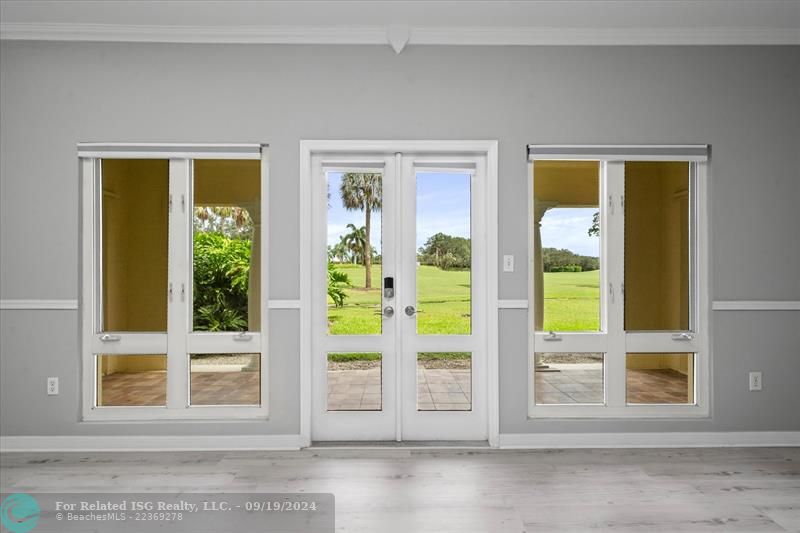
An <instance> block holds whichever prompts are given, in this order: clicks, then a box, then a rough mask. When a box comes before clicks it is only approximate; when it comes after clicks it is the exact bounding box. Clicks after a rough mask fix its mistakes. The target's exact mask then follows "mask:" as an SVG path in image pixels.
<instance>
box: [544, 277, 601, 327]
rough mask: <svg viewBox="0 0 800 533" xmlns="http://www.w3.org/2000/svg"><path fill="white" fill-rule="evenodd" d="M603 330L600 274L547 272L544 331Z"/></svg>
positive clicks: (545, 279) (545, 278)
mask: <svg viewBox="0 0 800 533" xmlns="http://www.w3.org/2000/svg"><path fill="white" fill-rule="evenodd" d="M599 329H600V271H599V270H591V271H589V272H545V274H544V330H545V331H550V330H553V331H597V330H599Z"/></svg>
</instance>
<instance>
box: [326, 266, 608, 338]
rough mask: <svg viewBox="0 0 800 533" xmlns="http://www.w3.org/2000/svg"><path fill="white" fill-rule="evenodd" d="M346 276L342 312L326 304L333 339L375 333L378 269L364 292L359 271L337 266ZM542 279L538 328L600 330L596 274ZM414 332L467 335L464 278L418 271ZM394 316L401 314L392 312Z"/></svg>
mask: <svg viewBox="0 0 800 533" xmlns="http://www.w3.org/2000/svg"><path fill="white" fill-rule="evenodd" d="M337 268H338V269H340V270H342V271H344V272H346V273H347V275H348V276H350V281H351V282H352V284H353V288H351V289H347V291H346V292H347V294H348V298H347V300H346V301H345V305H344V307H339V308H336V307H334V306H333V303H332V302H330V301H329V302H328V304H329V307H328V322H329V325H330V332H331V334H333V335H364V334H378V333H380V332H381V329H380V328H381V318H380V316H379V315H377V314H375V313H377V312H379V311H380V305H381V297H380V285H381V279H382V278H381V266H380V265H374V266H373V267H372V283H373V285H375V288H373V289H371V290H369V291H366V290H364V288H363V287H364V267H363V266H360V265H338V266H337ZM544 279H545V282H544V284H545V301H544V329H545V330H551V329H552V330H555V331H593V330H597V329H599V327H600V323H599V312H598V310H599V305H600V302H599V297H600V272H599V271H597V270H595V271H591V272H547V273H545V275H544ZM417 294H418V309H419V311H420V314H419V315H418V316H417V328H418V331H419V333H421V334H468V333H469V332H470V316H469V314H470V301H469V296H470V273H469V272H467V271H458V270H456V271H452V270H451V271H445V270H440V269H438V268H436V267H432V266H424V265H423V266H420V267H419V273H418V287H417ZM396 311H397V312H402V311H401V310H399V309H397V310H396Z"/></svg>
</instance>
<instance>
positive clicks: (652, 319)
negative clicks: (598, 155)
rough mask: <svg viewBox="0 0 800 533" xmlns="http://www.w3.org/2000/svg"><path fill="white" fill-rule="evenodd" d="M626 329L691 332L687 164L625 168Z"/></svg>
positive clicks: (635, 164) (642, 164)
mask: <svg viewBox="0 0 800 533" xmlns="http://www.w3.org/2000/svg"><path fill="white" fill-rule="evenodd" d="M625 329H626V330H627V331H637V330H638V331H659V330H667V331H675V330H688V329H689V163H686V162H669V161H668V162H627V163H625Z"/></svg>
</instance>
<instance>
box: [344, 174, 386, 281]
mask: <svg viewBox="0 0 800 533" xmlns="http://www.w3.org/2000/svg"><path fill="white" fill-rule="evenodd" d="M339 192H340V193H341V195H342V203H343V204H344V207H345V208H346V209H347V210H348V211H364V230H365V236H364V237H365V240H364V249H363V255H362V257H363V259H364V268H365V269H366V283H365V284H364V288H365V289H371V288H372V251H371V249H370V231H371V229H372V212H373V211H380V210H381V206H382V201H383V200H382V199H383V185H382V181H381V175H380V174H365V173H360V172H348V173H346V174H345V175H343V176H342V183H341V186H340V187H339ZM351 225H352V224H348V226H351Z"/></svg>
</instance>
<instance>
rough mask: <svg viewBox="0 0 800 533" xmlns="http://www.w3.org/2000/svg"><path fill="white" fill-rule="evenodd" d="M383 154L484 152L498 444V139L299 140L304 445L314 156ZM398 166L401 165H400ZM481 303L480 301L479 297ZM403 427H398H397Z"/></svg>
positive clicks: (491, 375) (493, 428) (492, 428)
mask: <svg viewBox="0 0 800 533" xmlns="http://www.w3.org/2000/svg"><path fill="white" fill-rule="evenodd" d="M325 153H331V154H333V153H335V154H338V155H343V154H345V155H346V154H353V155H359V156H363V155H365V154H366V155H369V154H372V155H373V156H374V155H376V154H378V155H384V154H387V153H413V154H415V155H417V156H430V155H448V156H453V155H459V154H463V155H472V156H475V155H478V156H482V157H485V160H486V176H485V185H486V186H485V189H484V197H483V198H482V201H484V202H485V205H484V210H485V215H486V219H485V226H486V228H485V234H484V236H485V242H484V243H483V245H484V250H485V253H486V257H487V261H486V272H485V282H486V301H485V302H484V305H485V312H486V335H485V343H486V346H485V350H486V369H485V379H486V395H487V396H486V410H487V412H486V421H487V422H486V424H487V428H486V434H487V435H488V440H489V444H490V445H492V446H497V444H498V433H499V395H498V353H497V350H498V339H497V335H498V333H497V326H498V323H497V291H498V263H497V262H498V252H497V237H498V235H497V141H374V140H373V141H336V140H307V141H301V142H300V242H301V243H302V244H301V249H300V278H301V282H300V315H301V319H300V336H301V338H300V437H301V438H300V440H301V446H309V445H310V444H311V417H312V410H313V405H312V404H313V402H312V386H313V385H312V383H313V375H312V352H311V344H312V333H313V332H312V320H313V317H312V295H313V292H312V278H313V272H312V264H313V262H312V253H313V250H312V225H311V220H312V209H314V206H313V205H312V201H311V197H312V176H313V173H314V169H313V168H312V156H313V155H316V154H325ZM397 170H399V169H397ZM476 305H477V302H476ZM398 431H399V427H398Z"/></svg>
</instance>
